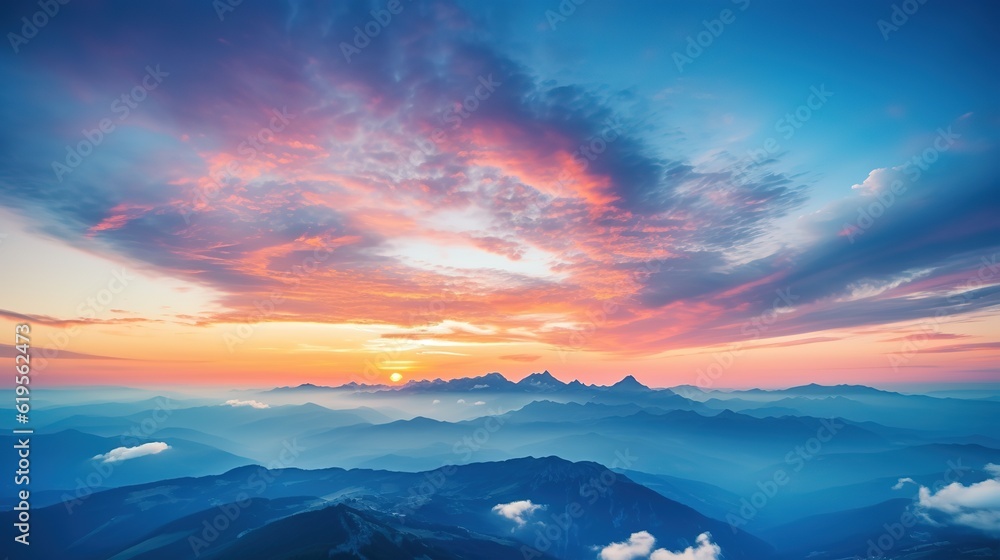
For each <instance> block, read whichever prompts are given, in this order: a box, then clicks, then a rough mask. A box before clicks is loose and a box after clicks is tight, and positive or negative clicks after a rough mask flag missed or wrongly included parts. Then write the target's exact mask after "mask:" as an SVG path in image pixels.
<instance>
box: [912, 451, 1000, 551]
mask: <svg viewBox="0 0 1000 560" xmlns="http://www.w3.org/2000/svg"><path fill="white" fill-rule="evenodd" d="M984 470H985V471H986V472H988V473H989V474H990V475H992V476H993V478H991V479H988V480H984V481H982V482H976V483H974V484H970V485H969V486H965V485H963V484H959V483H958V482H953V483H951V484H949V485H947V486H945V487H943V488H941V489H940V490H938V491H937V492H933V491H931V489H930V488H927V487H926V486H921V487H920V492H919V494H918V496H919V501H918V512H919V513H920V514H921V515H922V516H923V518H924V520H926V521H928V522H929V523H932V524H951V525H962V526H965V527H970V528H972V529H978V530H980V531H983V532H984V533H987V534H990V535H1000V465H996V464H993V463H989V464H987V465H986V466H985V467H984Z"/></svg>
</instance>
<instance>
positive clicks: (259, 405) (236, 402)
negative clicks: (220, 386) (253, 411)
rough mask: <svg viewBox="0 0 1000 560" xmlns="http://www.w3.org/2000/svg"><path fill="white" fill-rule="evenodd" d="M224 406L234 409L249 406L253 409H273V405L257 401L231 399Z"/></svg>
mask: <svg viewBox="0 0 1000 560" xmlns="http://www.w3.org/2000/svg"><path fill="white" fill-rule="evenodd" d="M222 405H223V406H233V407H239V406H249V407H252V408H271V405H269V404H265V403H262V402H260V401H256V400H249V401H241V400H239V399H229V400H228V401H226V402H224V403H222Z"/></svg>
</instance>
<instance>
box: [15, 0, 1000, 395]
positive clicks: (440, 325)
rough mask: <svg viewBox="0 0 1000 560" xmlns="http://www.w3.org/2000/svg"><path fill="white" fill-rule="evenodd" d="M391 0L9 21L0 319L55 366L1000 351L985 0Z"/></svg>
mask: <svg viewBox="0 0 1000 560" xmlns="http://www.w3.org/2000/svg"><path fill="white" fill-rule="evenodd" d="M216 4H220V5H223V4H224V5H228V4H225V3H219V2H217V3H216ZM388 4H389V3H388V2H384V1H375V2H372V3H370V4H369V3H357V2H345V3H341V2H336V3H329V5H328V3H325V2H324V3H318V2H307V1H302V2H297V1H295V2H291V1H290V2H268V3H266V6H260V5H257V4H253V5H251V3H249V2H245V3H242V4H240V5H237V6H235V7H233V8H232V10H225V11H220V9H219V7H218V5H213V4H212V3H211V2H194V1H191V2H169V3H168V2H162V3H137V2H112V1H103V2H71V3H69V4H67V5H65V6H61V7H60V12H59V13H58V14H56V15H55V16H53V17H52V18H51V21H48V22H47V24H46V25H44V26H41V27H40V28H39V29H37V33H36V34H35V35H33V36H32V37H31V38H30V39H27V40H25V41H24V42H17V43H16V44H14V45H7V46H5V48H7V49H8V50H7V51H6V52H5V53H4V54H3V56H2V57H0V76H2V78H3V82H4V87H3V89H2V92H0V96H2V103H0V114H2V116H3V122H4V124H5V126H4V127H3V128H2V130H0V147H2V149H0V161H2V164H0V259H2V260H0V262H2V263H3V266H2V267H0V281H2V287H3V289H2V290H0V331H2V332H5V333H8V334H7V335H4V337H3V338H0V353H2V354H3V355H4V356H8V357H9V356H11V355H12V354H13V350H12V349H11V347H10V345H11V344H13V343H14V334H13V333H14V325H15V324H17V323H21V322H28V323H30V324H31V325H32V326H33V329H34V335H33V338H32V344H33V346H34V348H35V350H34V352H35V354H36V356H38V360H37V365H36V370H37V371H38V372H39V373H38V374H37V376H36V377H37V379H38V383H51V384H53V385H82V384H124V385H133V386H139V385H172V384H177V385H180V384H193V385H197V384H208V385H223V386H240V385H254V386H266V385H289V384H299V383H304V382H312V383H319V384H340V383H344V382H348V381H358V382H367V383H388V382H389V376H390V374H391V373H393V372H398V373H401V374H402V376H403V379H404V380H408V379H419V378H434V377H443V378H451V377H463V376H470V375H481V374H483V373H486V372H491V371H500V372H502V373H504V374H506V375H508V376H509V377H511V378H514V379H517V378H520V377H523V376H524V375H526V374H528V373H530V372H533V371H541V370H544V369H547V370H549V371H551V372H552V373H553V374H555V375H556V376H557V377H560V378H561V379H564V380H569V379H571V378H579V379H580V380H582V381H584V382H587V383H602V384H603V383H608V382H613V381H616V380H617V379H619V378H621V377H622V376H623V375H625V374H634V375H635V376H636V377H637V378H638V379H639V380H640V381H642V382H644V383H646V384H649V385H653V386H671V385H677V384H700V385H708V386H714V387H747V386H764V387H773V386H787V385H794V384H802V383H809V382H820V383H866V384H875V385H880V384H881V385H885V386H892V385H900V384H905V383H932V382H933V383H938V382H962V381H969V382H982V381H990V380H997V379H998V377H1000V359H998V358H1000V317H998V314H997V309H998V308H997V306H998V305H1000V263H998V261H997V256H998V253H1000V192H998V187H1000V185H998V180H1000V179H998V178H1000V134H998V131H1000V110H998V106H997V99H998V94H1000V88H998V85H1000V80H998V78H997V73H996V55H997V53H998V52H1000V39H998V36H997V34H996V32H995V25H996V21H998V18H1000V5H997V4H996V3H992V4H989V3H978V4H976V5H965V4H959V5H955V4H948V3H944V2H927V3H926V4H922V5H921V6H920V7H919V10H918V11H916V12H915V13H913V14H912V15H909V16H908V19H907V21H905V22H904V23H903V24H902V25H899V26H896V27H898V28H897V29H895V30H891V29H887V28H885V27H884V26H880V24H879V23H878V22H879V20H886V21H889V20H890V18H891V16H892V14H893V3H892V2H889V1H881V0H880V1H871V2H868V1H865V2H861V1H857V2H848V3H846V4H845V3H843V2H828V3H822V4H820V3H810V7H809V8H808V10H805V9H804V7H803V6H802V5H801V4H800V3H798V2H775V3H767V4H765V3H763V2H757V0H753V1H752V2H751V1H747V0H735V1H728V0H726V1H724V2H715V3H712V2H671V3H662V2H658V3H652V2H649V3H641V2H628V3H624V4H623V3H612V2H604V1H599V0H590V1H588V2H585V3H583V4H582V5H580V6H576V7H575V11H573V12H572V13H565V12H567V11H568V10H565V9H564V13H565V15H563V14H560V13H559V9H560V8H559V6H560V3H559V2H558V1H556V0H551V1H549V0H546V1H542V2H535V1H527V0H525V1H511V2H502V3H496V4H487V3H484V2H478V1H471V0H470V1H465V2H462V1H444V0H442V1H426V2H424V1H420V0H402V1H401V3H399V4H398V5H397V7H398V13H396V14H389V12H388V11H385V12H384V13H383V12H381V10H384V9H386V8H387V6H388ZM564 4H566V5H574V6H575V4H572V2H564ZM349 5H350V6H349ZM848 5H849V8H850V9H848ZM37 10H38V6H37V3H34V2H13V3H5V6H3V7H2V8H0V13H2V20H0V21H2V22H3V30H4V31H5V33H7V32H14V33H22V30H21V28H22V25H23V22H22V20H21V18H22V17H23V16H29V17H30V16H31V15H32V14H33V13H34V12H35V11H37ZM372 10H375V11H376V14H374V15H373V13H372ZM724 10H728V13H727V12H724ZM800 10H802V11H801V12H800ZM220 14H221V15H220ZM386 14H388V15H390V16H391V17H390V18H389V19H388V22H387V23H384V24H383V23H380V22H379V21H378V20H377V19H376V18H384V17H385V15H386ZM723 19H725V20H727V22H728V23H727V22H723V21H722V20H723ZM716 20H718V21H716ZM383 21H385V20H384V19H383ZM366 25H367V26H368V27H367V28H368V29H374V30H376V31H377V33H374V34H373V35H374V36H371V37H370V36H368V34H367V33H366V32H365V29H366ZM356 27H357V29H355V28H356ZM359 33H360V35H359ZM8 39H9V40H10V37H9V36H8ZM699 40H700V41H702V44H698V41H699ZM692 45H694V46H692ZM703 45H707V46H703ZM102 128H103V130H102ZM713 364H715V365H714V366H713Z"/></svg>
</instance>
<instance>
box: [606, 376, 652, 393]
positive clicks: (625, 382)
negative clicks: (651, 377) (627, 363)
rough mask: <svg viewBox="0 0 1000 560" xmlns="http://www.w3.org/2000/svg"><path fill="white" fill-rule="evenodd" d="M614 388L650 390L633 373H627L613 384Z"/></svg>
mask: <svg viewBox="0 0 1000 560" xmlns="http://www.w3.org/2000/svg"><path fill="white" fill-rule="evenodd" d="M611 388H612V389H617V390H620V391H621V390H625V391H649V390H650V389H649V387H647V386H645V385H643V384H642V383H639V380H638V379H636V378H635V377H633V376H632V375H626V376H625V377H623V378H622V380H621V381H619V382H618V383H615V384H614V385H612V386H611Z"/></svg>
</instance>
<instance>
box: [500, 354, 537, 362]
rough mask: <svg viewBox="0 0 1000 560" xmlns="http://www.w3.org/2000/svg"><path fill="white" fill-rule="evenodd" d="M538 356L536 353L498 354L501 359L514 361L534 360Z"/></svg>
mask: <svg viewBox="0 0 1000 560" xmlns="http://www.w3.org/2000/svg"><path fill="white" fill-rule="evenodd" d="M540 358H541V356H539V355H538V354H506V355H503V356H500V359H501V360H511V361H514V362H534V361H535V360H538V359H540Z"/></svg>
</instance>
